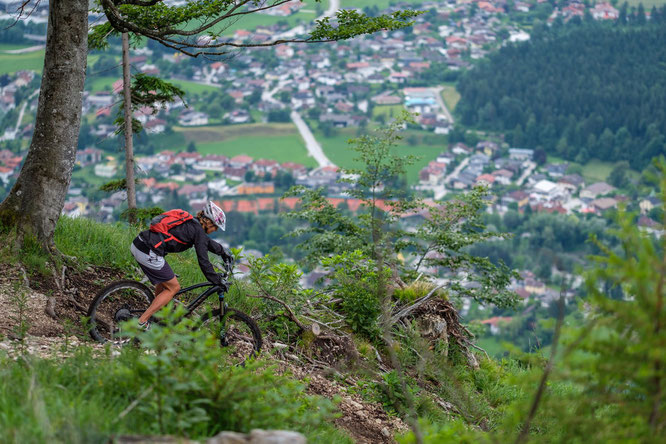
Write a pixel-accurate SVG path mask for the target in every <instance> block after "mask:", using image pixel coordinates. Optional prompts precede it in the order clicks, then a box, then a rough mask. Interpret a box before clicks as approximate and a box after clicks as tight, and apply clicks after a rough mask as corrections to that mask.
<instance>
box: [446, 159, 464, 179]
mask: <svg viewBox="0 0 666 444" xmlns="http://www.w3.org/2000/svg"><path fill="white" fill-rule="evenodd" d="M468 163H469V157H465V158H464V159H463V161H462V162H460V165H458V166H457V167H456V168H455V169H454V170H453V171H452V172H451V174H449V175H448V176H446V177H445V178H444V184H447V183H449V182H451V180H452V179H453V178H454V177H457V176H458V174H460V172H461V171H462V170H463V168H465V167H466V166H467V164H468Z"/></svg>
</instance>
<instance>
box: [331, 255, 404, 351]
mask: <svg viewBox="0 0 666 444" xmlns="http://www.w3.org/2000/svg"><path fill="white" fill-rule="evenodd" d="M322 265H323V266H324V267H326V268H327V269H328V270H329V271H330V277H331V280H332V283H331V289H332V290H333V291H334V292H335V294H336V296H338V297H340V298H341V299H342V302H341V305H342V310H343V312H344V314H345V320H346V321H347V323H348V324H349V326H350V327H351V329H352V330H353V331H354V332H356V333H359V334H362V335H364V336H366V337H367V338H369V339H376V338H378V337H379V334H380V331H379V330H380V329H379V323H378V322H379V315H380V313H381V304H382V302H383V301H382V300H381V297H380V295H381V294H383V293H382V292H381V290H382V289H381V288H380V285H381V284H382V282H385V281H386V280H387V279H388V278H389V277H390V276H391V270H390V269H389V268H388V267H383V268H381V269H380V268H379V267H378V266H377V263H376V262H375V261H374V260H373V259H370V258H369V257H367V256H366V255H365V254H364V253H363V252H361V251H359V250H355V251H352V252H348V253H342V254H339V255H335V256H333V257H330V258H323V259H322Z"/></svg>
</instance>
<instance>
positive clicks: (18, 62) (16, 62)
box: [0, 49, 44, 74]
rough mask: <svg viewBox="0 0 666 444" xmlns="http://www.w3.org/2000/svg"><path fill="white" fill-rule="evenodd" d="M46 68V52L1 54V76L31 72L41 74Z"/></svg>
mask: <svg viewBox="0 0 666 444" xmlns="http://www.w3.org/2000/svg"><path fill="white" fill-rule="evenodd" d="M43 68H44V50H43V49H42V50H39V51H35V52H29V53H27V54H0V74H11V73H14V72H16V71H23V70H30V71H36V72H39V73H41V72H42V69H43Z"/></svg>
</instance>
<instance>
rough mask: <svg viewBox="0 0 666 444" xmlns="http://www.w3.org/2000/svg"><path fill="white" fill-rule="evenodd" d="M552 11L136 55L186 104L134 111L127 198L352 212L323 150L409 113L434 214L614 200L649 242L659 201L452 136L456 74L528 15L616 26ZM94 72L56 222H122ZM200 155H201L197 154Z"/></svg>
mask: <svg viewBox="0 0 666 444" xmlns="http://www.w3.org/2000/svg"><path fill="white" fill-rule="evenodd" d="M16 3H20V2H16V1H11V0H3V1H0V7H2V8H3V9H4V10H5V11H7V12H9V11H11V7H12V5H15V4H16ZM44 3H45V2H42V4H44ZM339 3H340V2H333V1H331V2H328V3H327V2H324V3H323V4H315V3H313V2H299V1H292V2H289V3H287V4H285V5H283V6H282V7H281V8H279V9H277V10H275V11H272V14H273V17H271V19H272V20H273V24H260V25H257V26H256V27H254V28H253V29H242V28H237V29H235V30H230V31H229V32H228V33H227V34H223V36H222V37H219V38H221V39H229V40H230V41H234V42H238V43H248V42H252V43H261V42H266V41H268V40H269V39H274V38H275V36H290V35H295V33H299V32H300V33H303V32H305V29H304V28H303V25H302V24H300V22H299V21H298V17H301V16H302V17H304V18H308V19H309V20H304V21H312V19H313V18H316V17H318V16H319V15H320V14H327V13H328V14H329V15H330V13H329V12H328V11H324V9H323V8H324V7H325V6H327V5H328V6H331V5H336V4H339ZM349 3H352V2H350V1H343V2H342V4H341V5H340V6H339V7H342V8H345V7H352V6H353V5H350V4H349ZM558 4H559V6H557V7H553V6H552V5H551V4H550V3H548V2H545V1H543V0H536V1H525V2H523V1H505V0H488V1H470V0H444V1H424V2H409V3H407V2H394V3H392V4H391V5H387V8H388V9H387V10H385V11H380V10H379V9H378V8H377V7H376V6H372V7H370V8H369V9H368V8H366V10H367V12H368V13H378V12H387V11H393V10H398V9H401V8H405V7H416V8H417V9H421V10H423V11H426V12H425V13H424V14H423V15H421V16H420V17H418V18H417V19H416V23H415V24H414V26H413V27H412V28H409V29H406V30H401V31H395V32H391V33H379V34H376V35H371V36H367V37H364V38H357V39H354V40H352V41H345V42H339V43H331V44H325V45H309V46H298V45H279V46H275V47H268V48H255V49H249V50H246V51H243V52H241V53H238V54H235V55H234V57H231V58H225V59H220V60H207V59H205V58H204V59H201V58H197V59H189V58H187V57H186V56H184V55H183V54H180V53H174V52H173V51H170V50H167V49H166V48H162V47H157V46H156V45H151V44H148V45H146V46H142V47H137V48H134V49H133V50H132V57H131V65H132V69H133V70H134V71H135V72H141V73H145V74H149V75H155V76H160V77H162V78H164V79H165V80H169V81H171V80H173V81H175V82H177V84H178V85H181V86H183V85H184V86H183V88H184V89H185V90H186V92H187V94H186V95H185V97H184V100H177V101H175V102H172V103H169V104H167V105H166V106H165V107H163V108H155V109H153V108H150V107H147V108H142V109H140V110H138V111H137V112H136V113H135V118H136V119H137V120H138V121H139V122H140V123H141V124H142V126H143V132H142V134H141V135H140V136H139V137H137V139H136V148H135V151H136V164H137V166H138V171H139V174H138V184H137V201H138V203H139V205H140V206H142V207H150V206H161V207H163V208H166V207H171V206H182V207H183V208H189V209H190V210H191V211H197V210H198V209H200V208H202V207H203V205H204V204H205V202H206V201H207V200H209V199H212V200H214V201H216V202H218V203H219V204H220V205H221V207H222V208H223V209H224V210H225V211H227V212H239V213H252V214H255V215H260V214H264V213H265V214H275V213H279V212H282V211H290V210H293V209H294V208H296V207H297V205H298V199H297V198H285V199H281V198H280V196H281V195H282V194H283V193H284V192H285V191H286V190H287V189H288V188H289V187H290V186H292V185H303V186H305V187H307V188H313V189H314V188H319V187H323V188H325V189H327V193H328V198H329V202H330V203H331V204H333V205H334V206H339V205H344V206H345V208H346V209H348V210H349V211H350V212H352V213H353V212H356V211H358V210H359V208H360V206H361V205H360V204H361V202H360V201H359V200H358V199H352V198H350V197H349V196H348V195H346V194H345V190H346V189H347V188H346V187H348V184H344V183H340V182H339V181H338V180H339V179H340V177H341V167H349V166H350V165H351V163H349V161H348V160H347V159H346V158H345V157H344V156H343V155H341V154H340V149H339V147H338V146H335V147H333V144H332V142H330V140H333V139H335V140H338V139H340V138H341V137H342V136H350V137H355V136H358V135H360V134H364V133H367V132H370V131H372V129H373V128H376V127H378V126H382V125H384V124H386V123H388V122H390V121H391V120H392V119H393V118H394V117H397V116H398V115H399V114H400V113H401V111H402V110H407V111H409V112H411V113H415V123H414V124H411V125H409V127H408V128H407V133H406V137H405V139H404V140H403V145H401V146H400V147H399V148H400V149H401V150H403V152H404V153H405V154H411V153H412V151H411V149H412V147H418V149H419V150H418V151H417V154H418V155H420V157H421V160H420V163H419V165H418V168H417V169H416V170H415V171H414V172H413V174H412V177H411V179H410V180H409V185H410V187H411V190H412V192H414V193H416V194H418V195H421V196H422V197H424V198H425V201H426V202H429V204H430V205H437V202H439V201H441V200H442V199H449V198H451V196H452V195H455V194H456V193H460V192H463V191H466V190H469V189H471V188H472V187H474V186H477V185H485V186H486V187H488V188H489V190H490V191H491V197H490V200H489V206H488V211H489V212H491V213H497V214H500V215H502V214H504V213H506V212H507V211H509V210H511V211H517V212H519V213H524V212H525V211H529V212H531V213H540V212H545V213H559V214H566V215H575V216H577V217H583V218H590V217H604V214H605V213H606V212H608V211H610V210H613V209H616V208H617V207H618V205H621V204H625V205H629V206H632V207H634V208H635V209H636V210H637V211H640V213H641V217H640V218H639V220H638V224H639V225H640V226H641V227H642V228H643V229H645V230H646V231H648V232H651V233H655V234H658V235H660V234H662V233H663V232H662V231H661V227H660V226H659V224H658V223H657V222H656V221H655V220H654V219H653V218H651V217H650V216H649V214H650V212H651V211H652V210H653V209H654V208H655V207H657V206H658V205H659V201H658V199H657V197H656V196H650V195H645V196H641V197H640V199H638V201H635V200H634V201H632V200H630V199H629V197H628V196H627V195H626V194H625V193H624V191H623V190H622V189H621V188H618V187H615V186H612V185H611V184H609V183H608V181H607V180H603V179H602V178H599V177H595V174H587V173H588V171H587V170H586V169H585V168H584V167H585V165H582V166H581V165H572V164H570V163H567V162H565V161H563V160H561V159H557V158H551V157H549V156H546V154H545V153H544V152H543V151H542V150H539V149H538V148H537V147H530V146H527V147H526V146H510V145H509V144H507V143H506V142H505V141H504V139H503V137H502V135H501V134H484V133H480V132H476V133H474V132H473V131H472V133H473V134H472V136H471V137H469V133H470V132H469V131H468V134H467V136H468V137H467V138H466V137H465V135H466V134H465V130H464V129H462V130H461V128H460V127H457V126H456V121H455V109H454V108H455V104H456V102H457V99H458V97H457V93H456V91H455V86H454V85H455V81H456V79H457V78H458V75H459V73H460V72H461V71H462V70H465V69H469V68H472V67H473V65H474V63H475V61H476V60H478V59H481V58H483V57H484V56H486V55H487V54H488V53H489V52H492V51H494V50H496V49H497V48H499V47H500V46H502V45H504V44H507V43H508V42H519V41H524V40H527V39H529V37H530V36H529V28H530V26H526V25H529V24H531V23H532V20H533V19H534V18H535V17H536V18H538V19H540V20H542V21H545V22H552V21H553V20H560V19H561V20H565V21H566V20H569V19H572V18H574V17H583V16H584V15H585V14H591V16H592V17H593V19H594V20H615V19H617V17H618V9H616V8H615V7H614V6H611V4H609V3H596V4H593V5H591V6H585V4H584V3H582V2H580V1H578V0H569V1H564V2H558ZM315 7H317V8H319V9H317V10H314V9H313V8H315ZM44 13H45V9H43V8H41V9H37V10H36V11H35V12H34V14H33V16H32V20H33V21H34V22H35V23H36V24H39V20H40V18H42V19H43V20H45V18H44ZM6 17H9V15H7V16H6ZM94 19H95V16H93V15H91V20H94ZM35 26H37V25H35ZM239 26H242V24H241V25H239ZM24 38H25V39H28V40H30V41H31V42H32V43H31V44H30V45H26V47H27V46H30V47H33V48H36V49H39V48H41V47H42V46H43V43H44V39H45V36H44V35H34V34H33V33H32V32H28V30H26V31H25V33H24ZM112 48H113V47H112ZM116 49H117V48H116ZM16 51H17V50H5V51H3V52H4V53H5V56H8V55H10V54H16V55H19V54H23V53H25V52H26V50H25V49H23V50H18V51H23V52H16ZM89 60H91V61H89V73H90V74H89V82H88V84H87V86H86V91H85V93H84V94H85V96H84V115H85V117H84V123H83V125H82V132H81V146H80V147H79V151H78V152H77V154H76V162H77V167H76V168H75V172H74V177H73V180H72V184H71V188H70V190H69V194H68V198H67V202H66V204H65V207H64V210H63V213H64V214H66V215H67V216H70V217H88V218H93V219H96V220H99V221H103V222H113V221H116V220H118V219H119V217H120V214H121V211H122V209H123V206H124V205H125V201H126V195H125V193H124V192H123V191H120V192H114V193H104V192H101V191H100V190H99V186H100V185H101V184H103V183H105V182H108V181H110V180H113V179H118V178H121V177H123V176H124V169H123V168H124V160H123V153H122V146H123V140H122V137H121V136H119V135H117V126H116V125H115V124H114V119H115V117H116V115H117V113H118V103H119V98H120V94H121V93H122V86H123V85H122V80H120V77H119V76H118V72H119V71H118V69H119V68H118V63H117V62H118V60H119V52H117V53H115V54H114V56H113V57H111V56H109V55H108V54H106V55H105V54H100V53H95V52H92V53H91V56H90V58H89ZM92 60H94V61H92ZM109 60H110V62H109ZM107 71H108V72H107ZM109 73H115V74H109ZM114 75H116V77H114ZM38 80H39V71H37V72H36V71H35V70H27V69H22V70H18V71H15V72H7V73H5V74H4V75H2V76H0V113H2V115H3V117H2V128H1V129H2V131H4V133H3V134H2V136H1V137H0V140H1V142H0V148H2V149H1V150H0V181H1V182H2V185H3V189H2V190H0V191H3V190H4V193H5V194H6V192H7V191H8V190H9V189H10V187H11V186H12V183H13V181H14V180H15V178H16V177H17V175H18V172H19V170H20V165H21V161H22V159H23V158H24V156H25V155H26V152H27V148H28V142H29V140H30V137H31V134H32V132H33V131H34V125H33V121H34V117H31V116H32V115H34V113H35V110H36V106H37V99H38V94H37V93H38V87H39V81H38ZM178 82H180V83H178ZM188 88H189V91H188ZM233 128H245V130H244V131H245V133H244V134H246V135H248V136H252V135H253V133H255V132H256V133H257V134H266V137H265V138H264V139H263V143H261V142H260V141H259V142H257V143H258V145H264V146H261V147H260V148H262V150H261V151H260V154H255V153H256V150H255V149H254V148H256V147H250V148H249V149H248V150H246V151H241V149H238V150H236V149H235V148H234V150H232V151H231V152H232V153H233V154H230V153H229V152H228V151H226V150H225V149H224V148H223V147H222V146H220V145H215V143H217V141H216V140H215V137H216V136H215V135H216V134H219V135H220V137H221V139H228V144H227V145H224V146H232V144H234V143H236V142H238V141H239V140H240V139H241V136H238V134H237V133H236V135H235V136H234V135H233V131H232V130H231V129H233ZM230 131H231V132H230ZM271 131H274V133H271ZM285 134H288V135H289V137H291V138H290V139H288V141H292V142H290V143H292V145H291V146H290V145H286V146H283V145H280V146H279V148H275V150H274V151H273V152H274V153H275V156H271V154H270V153H271V144H272V143H273V141H276V140H278V139H280V138H281V137H287V136H285ZM454 134H457V135H456V137H454ZM461 134H462V137H461ZM297 136H298V137H297ZM455 138H457V139H458V140H457V141H454V139H455ZM259 140H261V139H259ZM285 140H287V139H285ZM206 144H208V145H210V146H211V147H212V148H210V149H207V150H201V149H200V148H201V147H202V146H208V145H206ZM165 145H166V147H165ZM216 147H217V148H216ZM331 147H333V148H331ZM292 149H293V151H291V150H292ZM415 149H416V148H415ZM267 153H268V154H267ZM606 175H607V174H606ZM264 253H265V252H264ZM513 289H514V290H515V291H516V292H517V293H518V294H519V295H520V296H521V297H523V298H524V299H525V300H528V299H529V298H530V297H535V298H542V300H543V301H545V302H544V303H548V302H550V301H552V300H554V299H556V298H557V296H558V292H557V291H556V290H554V289H553V288H552V287H548V286H547V285H546V284H545V283H544V282H543V281H542V280H539V278H538V277H536V276H535V275H534V273H532V272H531V271H524V272H523V273H522V279H521V280H515V281H514V285H513ZM502 320H503V319H502V318H501V317H495V318H491V319H489V320H487V323H488V324H490V325H492V326H493V328H496V327H497V324H498V323H499V322H500V321H502ZM484 322H485V321H484Z"/></svg>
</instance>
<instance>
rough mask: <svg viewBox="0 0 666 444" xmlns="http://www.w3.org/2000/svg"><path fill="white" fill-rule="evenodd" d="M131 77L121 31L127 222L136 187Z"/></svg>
mask: <svg viewBox="0 0 666 444" xmlns="http://www.w3.org/2000/svg"><path fill="white" fill-rule="evenodd" d="M131 81H132V77H131V75H130V63H129V35H128V33H127V32H123V94H124V96H125V179H126V181H125V183H126V184H127V208H128V210H129V223H130V224H135V223H136V187H135V186H134V146H133V143H132V85H131V83H130V82H131Z"/></svg>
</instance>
